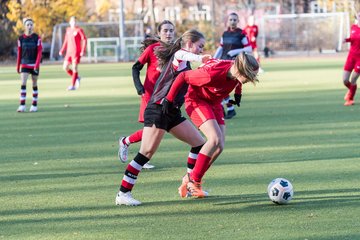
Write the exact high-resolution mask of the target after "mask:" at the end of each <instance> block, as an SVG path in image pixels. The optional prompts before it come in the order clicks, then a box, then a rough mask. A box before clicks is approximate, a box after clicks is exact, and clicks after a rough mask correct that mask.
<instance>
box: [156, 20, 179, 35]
mask: <svg viewBox="0 0 360 240" xmlns="http://www.w3.org/2000/svg"><path fill="white" fill-rule="evenodd" d="M164 24H170V25H173V27H175V25H174V24H173V23H172V22H171V21H169V20H164V21H162V22H161V23H159V25H158V26H157V32H158V33H159V32H161V28H162V26H163V25H164Z"/></svg>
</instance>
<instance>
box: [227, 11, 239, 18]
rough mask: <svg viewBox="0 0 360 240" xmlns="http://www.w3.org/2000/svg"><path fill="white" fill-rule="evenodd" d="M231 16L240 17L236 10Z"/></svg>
mask: <svg viewBox="0 0 360 240" xmlns="http://www.w3.org/2000/svg"><path fill="white" fill-rule="evenodd" d="M229 16H236V17H237V18H239V15H238V14H237V13H235V12H232V13H230V14H229Z"/></svg>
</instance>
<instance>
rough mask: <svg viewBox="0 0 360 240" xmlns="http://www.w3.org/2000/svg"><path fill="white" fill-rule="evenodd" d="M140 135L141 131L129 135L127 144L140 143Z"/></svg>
mask: <svg viewBox="0 0 360 240" xmlns="http://www.w3.org/2000/svg"><path fill="white" fill-rule="evenodd" d="M142 133H143V129H140V130H137V131H136V132H134V133H133V134H131V135H130V136H129V142H130V143H136V142H140V141H141V139H142Z"/></svg>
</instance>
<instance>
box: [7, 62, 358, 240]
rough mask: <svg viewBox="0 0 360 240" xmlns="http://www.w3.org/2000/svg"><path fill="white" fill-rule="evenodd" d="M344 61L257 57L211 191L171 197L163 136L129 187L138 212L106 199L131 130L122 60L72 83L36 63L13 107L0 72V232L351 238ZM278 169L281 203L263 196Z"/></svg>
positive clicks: (176, 167)
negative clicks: (35, 80) (286, 187)
mask: <svg viewBox="0 0 360 240" xmlns="http://www.w3.org/2000/svg"><path fill="white" fill-rule="evenodd" d="M344 61H345V57H344V56H343V55H341V56H338V57H323V58H318V57H317V58H301V59H296V58H291V59H269V60H268V59H265V60H263V68H264V69H265V73H264V74H262V75H261V77H260V81H261V82H260V83H259V84H258V85H257V86H256V87H254V86H252V85H250V84H248V85H245V87H244V89H243V99H242V104H241V108H240V109H237V113H238V114H237V116H236V117H235V118H234V119H232V120H228V121H227V122H226V124H227V129H228V131H227V134H226V145H225V150H224V152H223V154H222V155H221V156H220V157H219V159H218V160H217V161H216V163H215V164H214V165H213V167H212V168H211V169H210V170H209V172H208V173H207V175H206V176H205V179H204V180H205V183H204V188H205V189H206V190H207V191H209V194H210V196H209V197H208V198H206V199H180V198H179V196H178V194H177V188H178V186H179V184H180V181H181V177H182V176H183V174H184V173H185V169H186V157H187V152H188V150H189V147H187V146H186V145H185V144H184V143H181V142H180V141H178V140H176V139H174V138H173V137H171V136H169V135H167V136H166V137H165V139H164V140H163V142H162V144H161V146H160V148H159V150H158V152H157V153H156V154H155V156H154V157H153V160H152V164H154V165H155V166H156V168H155V169H153V170H144V171H143V172H142V173H141V174H140V175H139V178H138V181H137V185H136V186H135V188H134V189H133V196H134V197H135V198H136V199H138V200H140V201H142V202H143V205H141V206H139V207H126V206H120V207H119V206H115V203H114V201H115V194H116V192H117V190H118V187H119V184H120V182H121V179H122V176H123V172H124V169H125V166H126V165H125V164H122V163H120V162H119V161H118V160H117V139H118V137H119V136H121V135H127V134H129V133H131V132H133V131H135V130H137V129H138V128H140V127H141V125H140V124H139V123H137V115H138V106H139V99H138V96H137V95H136V91H135V89H134V87H133V83H132V78H131V63H116V64H91V65H90V64H82V65H80V73H81V75H82V84H81V88H80V90H78V91H74V92H68V91H66V90H65V89H66V87H67V85H68V84H69V82H70V80H69V78H68V77H67V75H66V74H65V73H64V72H63V71H62V69H61V65H45V64H44V65H43V66H42V68H41V75H40V81H39V112H37V113H28V112H27V113H17V112H16V109H17V107H18V103H19V100H18V99H19V89H20V80H19V76H18V75H17V74H15V66H6V67H4V66H2V67H0V89H1V94H0V107H1V108H0V133H1V140H0V184H1V188H0V239H206V240H209V239H246V240H248V239H249V240H250V239H265V240H270V239H277V240H279V239H284V240H288V239H292V240H304V239H308V240H312V239H314V240H325V239H336V240H338V239H360V231H359V229H360V181H359V176H360V105H354V106H351V107H344V106H343V103H344V101H343V96H344V94H345V90H344V87H343V86H342V83H341V75H342V66H343V62H344ZM30 83H31V81H29V82H28V98H27V109H29V107H30V103H31V84H30ZM359 101H360V100H359ZM138 148H139V145H138V144H135V145H132V146H131V148H130V150H131V151H130V158H131V157H133V156H135V154H136V152H137V150H138ZM276 177H284V178H287V179H289V180H290V181H291V182H292V184H293V186H294V191H295V196H294V199H293V200H292V201H291V202H290V204H289V205H282V206H279V205H275V204H273V203H272V202H270V200H269V199H268V197H267V194H266V188H267V185H268V183H269V182H270V181H271V180H272V179H273V178H276Z"/></svg>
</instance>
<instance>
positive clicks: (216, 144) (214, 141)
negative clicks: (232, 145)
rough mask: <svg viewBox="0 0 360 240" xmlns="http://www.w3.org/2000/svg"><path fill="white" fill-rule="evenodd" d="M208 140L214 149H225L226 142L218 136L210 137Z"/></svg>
mask: <svg viewBox="0 0 360 240" xmlns="http://www.w3.org/2000/svg"><path fill="white" fill-rule="evenodd" d="M207 141H208V143H209V144H210V145H211V147H212V148H213V149H219V150H220V151H222V150H223V149H224V144H223V142H222V141H221V139H220V138H219V137H218V136H213V137H209V138H208V140H207Z"/></svg>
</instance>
